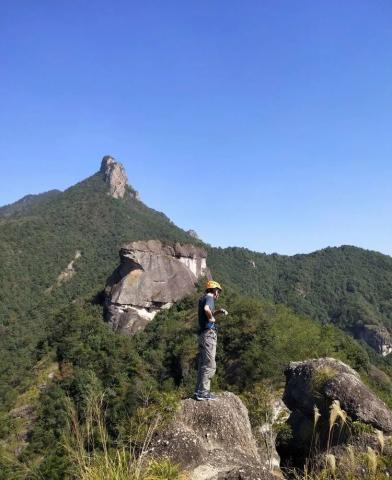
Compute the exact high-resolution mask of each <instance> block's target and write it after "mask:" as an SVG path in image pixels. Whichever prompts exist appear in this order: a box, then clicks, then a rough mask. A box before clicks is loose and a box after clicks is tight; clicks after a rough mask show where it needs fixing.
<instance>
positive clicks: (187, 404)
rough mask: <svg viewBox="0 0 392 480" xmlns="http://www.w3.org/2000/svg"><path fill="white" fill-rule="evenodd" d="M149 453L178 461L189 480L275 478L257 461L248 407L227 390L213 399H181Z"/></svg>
mask: <svg viewBox="0 0 392 480" xmlns="http://www.w3.org/2000/svg"><path fill="white" fill-rule="evenodd" d="M150 454H152V455H154V456H158V457H162V456H167V457H169V458H170V459H171V460H172V461H174V462H175V463H179V464H181V466H182V467H183V468H184V469H186V470H188V471H189V472H190V473H191V476H190V478H191V479H192V480H207V479H210V480H218V479H222V480H224V479H226V480H229V479H233V480H234V479H244V480H245V479H252V480H256V479H263V480H264V479H265V480H267V479H272V478H274V476H273V475H272V474H271V473H270V472H269V471H268V469H267V467H266V466H265V465H263V463H262V462H261V460H260V455H259V452H258V448H257V445H256V441H255V438H254V437H253V434H252V430H251V426H250V422H249V418H248V411H247V409H246V408H245V406H244V405H243V403H242V402H241V400H240V399H239V398H238V397H237V396H236V395H234V394H233V393H229V392H225V393H222V394H221V395H219V397H218V399H217V400H216V401H212V402H196V401H195V400H192V399H187V400H183V401H182V402H181V407H180V409H179V411H178V412H177V414H176V416H175V418H174V419H173V421H172V422H171V424H170V425H169V426H168V427H167V428H166V429H165V431H163V432H159V433H158V434H157V436H156V438H154V440H153V442H152V444H151V448H150Z"/></svg>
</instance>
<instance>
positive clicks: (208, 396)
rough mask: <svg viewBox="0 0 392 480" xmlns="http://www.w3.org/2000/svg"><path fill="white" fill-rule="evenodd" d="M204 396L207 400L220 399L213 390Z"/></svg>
mask: <svg viewBox="0 0 392 480" xmlns="http://www.w3.org/2000/svg"><path fill="white" fill-rule="evenodd" d="M204 398H205V400H218V397H217V396H216V395H214V394H213V393H211V392H208V393H207V394H206V395H205V397H204Z"/></svg>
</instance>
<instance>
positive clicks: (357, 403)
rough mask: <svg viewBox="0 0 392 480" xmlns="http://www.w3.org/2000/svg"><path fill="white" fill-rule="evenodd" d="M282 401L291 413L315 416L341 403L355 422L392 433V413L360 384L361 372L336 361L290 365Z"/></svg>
mask: <svg viewBox="0 0 392 480" xmlns="http://www.w3.org/2000/svg"><path fill="white" fill-rule="evenodd" d="M285 375H286V388H285V392H284V395H283V400H284V402H285V403H286V405H287V407H288V408H289V409H290V410H291V411H300V412H301V413H302V414H303V415H305V416H308V417H313V415H314V407H315V406H318V407H319V408H320V409H323V408H324V409H325V407H326V406H327V407H328V408H329V406H330V405H331V404H332V402H333V401H334V400H338V401H339V403H340V407H341V408H342V409H343V410H344V411H345V412H346V413H347V414H348V415H349V417H350V418H351V419H352V420H360V421H361V422H363V423H366V424H369V425H371V426H373V427H375V428H377V429H378V430H381V431H383V432H385V433H392V411H391V410H390V409H389V408H388V407H387V406H386V405H385V403H384V402H383V401H382V400H380V399H379V398H378V397H377V396H376V395H375V394H374V393H373V392H371V391H370V390H369V389H368V388H367V387H366V386H365V385H364V384H363V383H362V381H361V379H360V377H359V375H358V373H357V372H356V371H355V370H353V369H352V368H350V367H349V366H348V365H346V364H344V363H343V362H340V361H338V360H335V359H334V358H318V359H312V360H306V361H304V362H291V363H290V364H289V366H288V367H287V368H286V370H285Z"/></svg>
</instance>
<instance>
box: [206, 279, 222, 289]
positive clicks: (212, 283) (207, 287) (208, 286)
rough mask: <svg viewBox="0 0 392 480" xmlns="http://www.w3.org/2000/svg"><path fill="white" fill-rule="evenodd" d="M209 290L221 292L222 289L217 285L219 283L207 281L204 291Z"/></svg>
mask: <svg viewBox="0 0 392 480" xmlns="http://www.w3.org/2000/svg"><path fill="white" fill-rule="evenodd" d="M210 288H219V290H222V287H221V286H220V285H219V283H218V282H214V280H208V282H207V284H206V290H209V289H210Z"/></svg>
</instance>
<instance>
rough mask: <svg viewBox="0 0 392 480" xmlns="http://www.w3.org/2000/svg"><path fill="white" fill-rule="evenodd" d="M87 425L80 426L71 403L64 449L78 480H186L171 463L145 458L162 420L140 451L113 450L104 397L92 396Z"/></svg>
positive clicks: (155, 422) (153, 429)
mask: <svg viewBox="0 0 392 480" xmlns="http://www.w3.org/2000/svg"><path fill="white" fill-rule="evenodd" d="M87 405H88V408H87V413H86V421H85V423H84V424H81V423H80V421H79V419H78V415H77V412H76V410H75V407H74V406H73V404H72V402H71V401H70V400H69V401H68V405H67V409H68V418H69V424H68V433H67V435H65V437H64V446H65V448H66V450H67V452H68V454H69V456H70V458H71V459H72V461H73V464H74V472H73V478H75V480H76V479H77V480H185V479H186V476H185V474H184V473H183V472H181V469H180V467H179V466H178V465H175V464H173V463H172V462H170V460H169V459H166V458H163V459H151V458H150V459H149V458H147V456H146V453H147V450H148V447H149V444H150V442H151V439H152V436H153V434H154V432H155V430H156V428H157V425H158V423H159V420H160V419H159V417H157V418H156V419H155V421H154V422H152V423H151V424H150V426H149V428H148V429H147V432H146V434H145V438H144V441H143V444H142V447H141V451H140V452H138V454H136V452H135V449H134V448H133V447H131V445H132V442H131V441H130V442H129V445H128V447H125V446H120V447H118V448H111V447H110V446H109V437H108V432H107V429H106V425H105V408H104V396H103V395H102V394H100V393H97V392H95V391H93V390H91V391H90V392H89V398H88V401H87Z"/></svg>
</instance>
